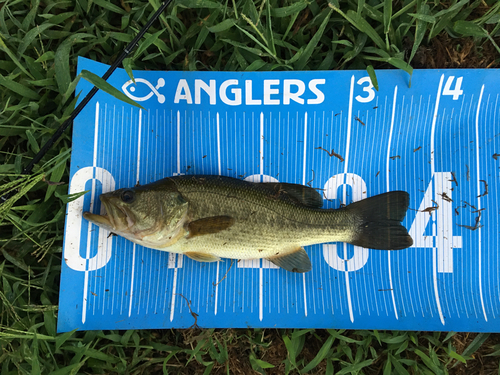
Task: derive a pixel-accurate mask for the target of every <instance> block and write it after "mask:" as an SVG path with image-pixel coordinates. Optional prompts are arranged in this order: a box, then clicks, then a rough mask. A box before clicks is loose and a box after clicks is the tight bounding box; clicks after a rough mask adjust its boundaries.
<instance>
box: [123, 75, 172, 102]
mask: <svg viewBox="0 0 500 375" xmlns="http://www.w3.org/2000/svg"><path fill="white" fill-rule="evenodd" d="M135 82H136V83H142V84H144V85H146V86H147V87H149V89H150V90H151V91H150V92H149V93H148V94H147V95H144V96H141V97H137V96H135V95H133V94H132V93H134V92H135V90H136V89H137V88H136V86H137V85H133V83H134V81H132V80H130V81H127V82H125V83H124V84H123V86H122V90H123V92H124V93H125V95H127V96H128V97H129V98H130V99H133V100H135V101H138V102H144V101H146V100H148V99H149V98H151V97H152V96H153V95H156V97H157V98H158V103H160V104H163V103H165V95H162V94H160V93H159V92H158V89H159V88H161V87H163V86H165V80H164V79H163V78H158V82H157V84H156V86H153V85H152V84H151V83H150V82H149V81H148V80H145V79H144V78H136V80H135ZM131 85H132V86H131ZM129 86H131V87H130V88H129Z"/></svg>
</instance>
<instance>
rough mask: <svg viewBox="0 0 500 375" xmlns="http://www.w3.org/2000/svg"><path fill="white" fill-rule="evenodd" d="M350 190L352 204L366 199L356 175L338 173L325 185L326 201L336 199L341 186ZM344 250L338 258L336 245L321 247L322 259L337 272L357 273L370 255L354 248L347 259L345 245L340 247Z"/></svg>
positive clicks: (362, 183) (364, 190) (363, 182)
mask: <svg viewBox="0 0 500 375" xmlns="http://www.w3.org/2000/svg"><path fill="white" fill-rule="evenodd" d="M347 185H348V186H350V187H351V189H352V200H353V201H354V202H356V201H359V200H361V199H364V198H366V183H365V181H363V179H362V178H361V177H360V176H358V175H357V174H353V173H340V174H337V175H335V176H333V177H332V178H330V179H329V180H328V181H327V182H326V184H325V196H326V198H327V199H336V198H337V194H338V190H339V188H340V187H341V186H343V187H344V189H345V188H346V187H347ZM340 246H341V247H342V248H343V250H344V255H343V258H341V257H339V255H338V252H337V245H336V244H325V245H323V258H324V259H325V261H326V263H328V265H329V266H330V267H332V268H334V269H336V270H337V271H348V272H352V271H357V270H359V269H361V268H362V267H363V266H364V265H365V264H366V262H367V261H368V256H369V255H370V253H369V251H368V249H366V248H364V247H361V246H354V255H353V256H352V257H351V258H347V244H345V243H343V244H341V245H340Z"/></svg>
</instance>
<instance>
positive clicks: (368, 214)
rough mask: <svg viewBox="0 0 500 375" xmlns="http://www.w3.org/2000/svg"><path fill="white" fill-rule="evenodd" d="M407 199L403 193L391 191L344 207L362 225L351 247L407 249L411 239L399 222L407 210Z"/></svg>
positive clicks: (406, 194) (408, 197)
mask: <svg viewBox="0 0 500 375" xmlns="http://www.w3.org/2000/svg"><path fill="white" fill-rule="evenodd" d="M409 200H410V196H409V194H408V193H407V192H405V191H391V192H388V193H384V194H380V195H376V196H374V197H370V198H367V199H363V200H361V201H358V202H354V203H352V204H350V205H349V206H347V208H346V209H348V210H349V211H351V212H352V213H353V214H354V215H355V216H357V217H358V218H361V225H360V226H359V227H358V229H357V230H356V234H355V237H354V239H353V240H352V241H349V242H350V243H351V244H353V245H357V246H362V247H366V248H371V249H379V250H401V249H405V248H407V247H410V246H411V245H412V244H413V240H412V238H411V237H410V235H409V234H408V231H407V230H406V228H405V227H403V226H402V225H401V221H402V220H403V219H404V217H405V215H406V211H407V210H408V205H409Z"/></svg>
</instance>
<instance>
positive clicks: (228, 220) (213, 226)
mask: <svg viewBox="0 0 500 375" xmlns="http://www.w3.org/2000/svg"><path fill="white" fill-rule="evenodd" d="M233 224H234V218H233V217H231V216H211V217H204V218H203V219H198V220H195V221H192V222H190V223H189V224H188V225H187V229H188V231H189V234H188V238H193V237H196V236H203V235H205V234H213V233H218V232H220V231H223V230H225V229H227V228H229V227H230V226H231V225H233Z"/></svg>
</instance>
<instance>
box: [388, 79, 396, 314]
mask: <svg viewBox="0 0 500 375" xmlns="http://www.w3.org/2000/svg"><path fill="white" fill-rule="evenodd" d="M397 97H398V86H396V87H394V98H393V100H392V114H391V129H390V131H389V144H388V145H387V161H386V162H387V164H386V169H387V170H386V178H387V181H386V183H387V191H389V190H390V177H389V175H390V171H389V161H390V160H391V159H390V156H391V144H392V131H393V129H394V117H395V114H396V101H397ZM387 266H388V273H389V288H390V290H391V298H392V306H393V308H394V317H395V318H396V319H399V316H398V309H397V306H396V296H395V294H394V286H393V284H392V269H391V252H390V251H388V252H387Z"/></svg>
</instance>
